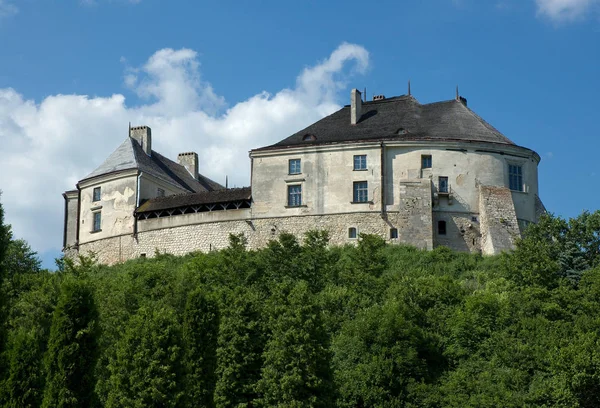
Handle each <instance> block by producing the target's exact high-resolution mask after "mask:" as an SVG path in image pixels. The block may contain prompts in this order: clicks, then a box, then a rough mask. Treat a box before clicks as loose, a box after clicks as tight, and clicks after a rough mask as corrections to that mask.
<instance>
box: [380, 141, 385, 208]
mask: <svg viewBox="0 0 600 408" xmlns="http://www.w3.org/2000/svg"><path fill="white" fill-rule="evenodd" d="M380 147H381V188H380V190H381V217H385V184H384V183H385V145H384V144H383V142H381V143H380Z"/></svg>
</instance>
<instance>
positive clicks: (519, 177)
mask: <svg viewBox="0 0 600 408" xmlns="http://www.w3.org/2000/svg"><path fill="white" fill-rule="evenodd" d="M508 186H509V188H510V189H511V190H514V191H523V167H521V166H517V165H515V164H509V165H508Z"/></svg>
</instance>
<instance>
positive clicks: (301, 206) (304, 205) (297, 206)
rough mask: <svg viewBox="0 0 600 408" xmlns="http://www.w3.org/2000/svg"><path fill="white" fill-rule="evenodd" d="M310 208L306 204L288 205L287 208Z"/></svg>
mask: <svg viewBox="0 0 600 408" xmlns="http://www.w3.org/2000/svg"><path fill="white" fill-rule="evenodd" d="M306 207H308V205H306V204H302V205H286V206H285V208H306Z"/></svg>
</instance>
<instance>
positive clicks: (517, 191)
mask: <svg viewBox="0 0 600 408" xmlns="http://www.w3.org/2000/svg"><path fill="white" fill-rule="evenodd" d="M509 190H510V188H509ZM510 192H511V193H521V194H529V192H527V191H521V190H510Z"/></svg>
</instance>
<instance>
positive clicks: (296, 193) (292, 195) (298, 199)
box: [288, 184, 302, 207]
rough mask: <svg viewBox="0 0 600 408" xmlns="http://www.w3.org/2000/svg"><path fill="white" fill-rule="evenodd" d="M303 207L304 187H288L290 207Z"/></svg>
mask: <svg viewBox="0 0 600 408" xmlns="http://www.w3.org/2000/svg"><path fill="white" fill-rule="evenodd" d="M301 205H302V186H301V185H299V184H298V185H294V186H288V206H289V207H299V206H301Z"/></svg>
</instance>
